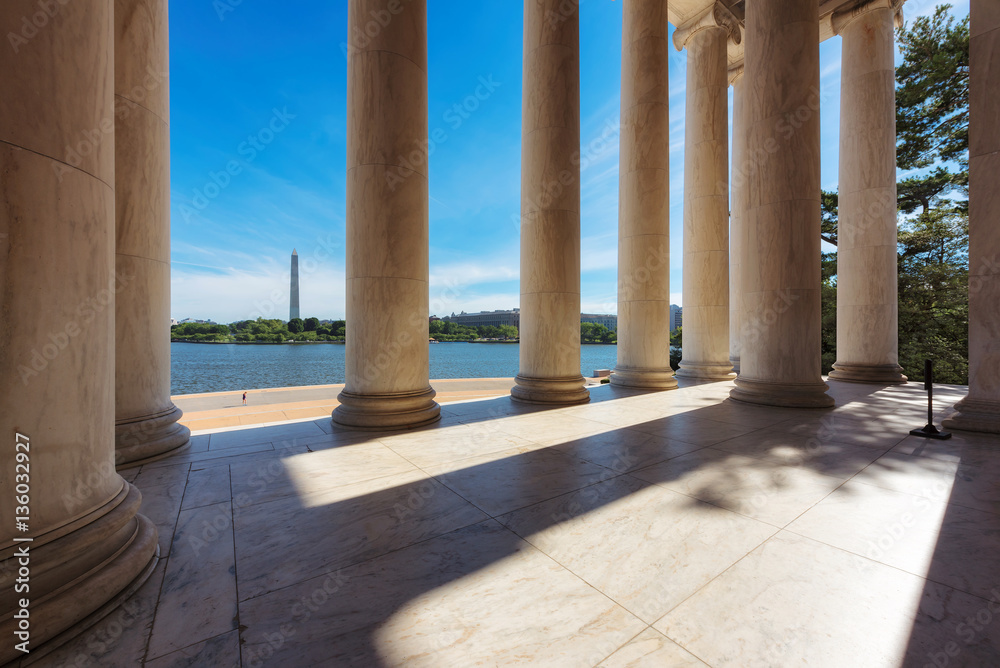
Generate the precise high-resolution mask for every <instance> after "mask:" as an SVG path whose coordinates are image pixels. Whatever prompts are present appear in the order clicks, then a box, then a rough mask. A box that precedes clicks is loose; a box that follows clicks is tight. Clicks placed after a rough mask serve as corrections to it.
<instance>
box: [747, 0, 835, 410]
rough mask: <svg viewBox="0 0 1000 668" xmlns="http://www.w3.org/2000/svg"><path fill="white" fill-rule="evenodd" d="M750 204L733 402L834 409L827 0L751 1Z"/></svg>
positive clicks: (749, 33) (748, 39) (748, 17)
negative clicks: (825, 266) (829, 363)
mask: <svg viewBox="0 0 1000 668" xmlns="http://www.w3.org/2000/svg"><path fill="white" fill-rule="evenodd" d="M745 40H746V46H745V51H744V53H745V56H744V57H745V60H744V67H745V75H744V76H745V77H746V83H745V85H746V86H747V90H749V91H751V94H750V95H748V96H747V104H748V107H749V109H748V110H747V115H748V127H747V132H748V133H749V143H748V151H747V152H748V155H747V159H748V160H750V161H751V162H752V163H753V165H754V168H753V171H752V173H751V175H750V178H749V179H748V181H747V190H748V195H747V197H748V202H747V211H746V221H745V223H744V227H745V229H744V241H743V244H742V267H741V269H742V277H741V279H740V284H741V285H740V287H741V290H742V294H743V299H742V303H741V308H742V309H743V323H742V337H741V356H740V375H739V377H738V378H737V379H736V388H735V389H733V391H732V393H731V394H730V396H731V397H732V398H733V399H734V400H737V401H744V402H748V403H755V404H763V405H768V406H799V407H824V406H832V405H833V398H832V397H830V396H829V395H828V394H826V390H827V385H826V383H824V382H823V378H822V376H821V374H820V372H821V366H820V365H821V360H820V226H819V220H820V122H819V108H820V90H819V0H754V2H752V3H748V4H747V10H746V33H745Z"/></svg>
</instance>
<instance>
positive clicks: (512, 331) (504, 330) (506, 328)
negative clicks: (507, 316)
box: [499, 325, 518, 339]
mask: <svg viewBox="0 0 1000 668" xmlns="http://www.w3.org/2000/svg"><path fill="white" fill-rule="evenodd" d="M499 329H500V334H499V336H500V337H501V338H504V339H516V338H518V332H517V327H515V326H514V325H500V327H499Z"/></svg>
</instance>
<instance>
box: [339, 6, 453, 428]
mask: <svg viewBox="0 0 1000 668" xmlns="http://www.w3.org/2000/svg"><path fill="white" fill-rule="evenodd" d="M372 16H385V17H388V18H387V21H386V22H385V26H384V27H382V28H381V29H380V30H378V31H377V32H376V34H375V35H373V36H370V37H367V36H366V37H365V38H364V39H354V38H352V40H351V44H350V46H349V48H348V55H347V61H348V62H347V308H346V312H347V350H346V353H347V359H346V367H347V368H346V372H347V374H346V375H347V379H346V380H347V382H346V384H345V387H344V390H343V392H341V393H340V396H339V398H338V400H339V401H340V405H339V406H337V408H336V409H334V411H333V421H334V422H336V423H338V424H341V425H345V426H350V427H355V428H364V429H393V428H399V427H415V426H420V425H425V424H429V423H431V422H434V421H436V420H438V419H439V418H440V413H441V409H440V407H439V406H438V405H437V403H436V402H435V401H434V390H433V389H431V386H430V382H429V380H428V376H429V351H428V345H427V341H428V337H429V334H428V309H429V273H428V272H429V269H428V253H429V251H430V249H429V245H428V243H429V242H428V234H429V228H428V189H427V188H428V181H427V158H428V154H427V2H426V0H409V1H408V2H404V3H399V2H397V1H396V0H350V2H348V34H349V35H352V36H357V35H362V36H365V35H367V34H368V33H366V32H365V26H366V25H368V24H369V23H371V22H372V18H371V17H372ZM370 32H374V31H369V33H370Z"/></svg>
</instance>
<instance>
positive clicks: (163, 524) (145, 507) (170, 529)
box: [137, 482, 186, 559]
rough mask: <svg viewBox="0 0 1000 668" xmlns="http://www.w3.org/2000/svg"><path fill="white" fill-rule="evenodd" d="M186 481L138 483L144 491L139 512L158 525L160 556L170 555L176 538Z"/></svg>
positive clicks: (141, 490)
mask: <svg viewBox="0 0 1000 668" xmlns="http://www.w3.org/2000/svg"><path fill="white" fill-rule="evenodd" d="M185 484H186V483H184V482H176V483H170V484H166V485H155V486H153V487H143V486H141V485H137V487H138V488H139V491H140V492H141V493H142V505H141V506H140V507H139V512H140V513H141V514H142V515H145V516H146V517H147V518H148V519H149V520H150V521H151V522H152V523H153V524H155V525H156V531H157V534H158V539H157V540H158V542H159V546H160V558H161V559H165V558H166V557H168V556H169V555H170V549H171V543H172V541H173V538H174V528H175V527H176V526H177V515H178V513H180V511H181V500H182V499H183V498H184V487H185Z"/></svg>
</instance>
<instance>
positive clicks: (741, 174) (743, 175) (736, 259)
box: [729, 63, 752, 373]
mask: <svg viewBox="0 0 1000 668" xmlns="http://www.w3.org/2000/svg"><path fill="white" fill-rule="evenodd" d="M743 81H744V76H743V64H742V63H741V64H739V65H737V66H735V67H732V68H730V70H729V83H730V85H732V87H733V167H732V178H731V183H730V196H729V363H730V364H732V365H733V371H735V372H736V373H739V371H740V340H741V338H740V337H741V332H740V330H741V328H742V324H743V320H742V315H743V310H742V309H741V308H740V301H741V300H742V297H743V295H742V291H741V290H740V278H741V277H742V273H741V272H742V267H743V251H742V244H743V220H744V219H745V218H746V202H747V200H746V198H747V188H746V186H747V178H748V175H749V170H750V169H751V166H752V165H750V164H749V163H748V162H747V157H746V155H747V150H746V147H747V132H746V128H747V119H746V109H747V103H746V87H745V86H744V85H743Z"/></svg>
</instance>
